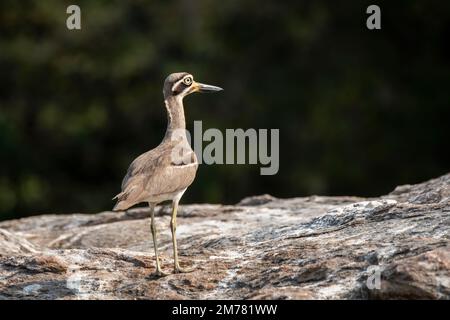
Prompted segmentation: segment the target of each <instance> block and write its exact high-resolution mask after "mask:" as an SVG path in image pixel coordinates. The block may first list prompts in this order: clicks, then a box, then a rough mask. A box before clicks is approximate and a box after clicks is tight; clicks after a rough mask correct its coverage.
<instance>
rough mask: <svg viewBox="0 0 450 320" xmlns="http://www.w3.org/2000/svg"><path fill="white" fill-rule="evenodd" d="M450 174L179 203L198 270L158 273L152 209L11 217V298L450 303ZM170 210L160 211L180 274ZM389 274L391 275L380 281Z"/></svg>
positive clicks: (2, 292) (1, 226)
mask: <svg viewBox="0 0 450 320" xmlns="http://www.w3.org/2000/svg"><path fill="white" fill-rule="evenodd" d="M449 182H450V174H447V175H445V176H442V177H440V178H438V179H434V180H430V181H428V182H425V183H422V184H418V185H412V186H410V185H407V186H400V187H397V188H396V189H395V190H394V191H393V192H392V193H390V194H389V195H386V196H383V197H380V198H373V199H363V198H356V197H319V196H312V197H307V198H293V199H277V198H274V197H271V196H268V195H264V196H258V197H251V198H246V199H244V200H242V201H241V202H240V203H238V204H237V205H234V206H223V205H209V204H203V205H195V204H193V205H184V206H181V208H180V210H179V218H178V225H179V227H178V231H177V233H178V246H179V252H180V259H181V264H182V266H184V267H192V266H195V267H196V268H197V269H196V271H194V272H192V273H187V274H171V275H169V276H167V277H163V278H155V277H152V275H151V274H152V272H153V271H154V255H153V247H152V246H153V245H152V242H151V234H150V220H149V212H148V210H147V209H145V208H138V209H133V210H129V211H128V212H122V213H115V212H103V213H99V214H92V215H91V214H89V215H88V214H72V215H44V216H35V217H30V218H25V219H20V220H11V221H4V222H2V223H0V299H211V298H217V299H389V298H406V299H409V298H417V299H449V298H450V239H449V229H450V228H449V227H450V205H449V203H450V188H449ZM169 219H170V216H169V208H168V207H159V208H158V209H157V223H158V227H159V230H160V235H159V239H160V240H159V241H160V252H161V255H162V264H163V269H165V270H166V271H171V270H172V245H171V238H170V230H169ZM378 276H379V277H378Z"/></svg>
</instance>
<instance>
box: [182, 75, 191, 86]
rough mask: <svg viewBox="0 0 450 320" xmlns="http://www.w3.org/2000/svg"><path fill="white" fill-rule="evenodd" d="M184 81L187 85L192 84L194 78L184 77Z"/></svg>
mask: <svg viewBox="0 0 450 320" xmlns="http://www.w3.org/2000/svg"><path fill="white" fill-rule="evenodd" d="M183 83H184V84H185V85H187V86H190V85H191V84H192V78H191V77H187V78H184V79H183Z"/></svg>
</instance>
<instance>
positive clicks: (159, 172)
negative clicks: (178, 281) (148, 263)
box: [113, 72, 222, 275]
mask: <svg viewBox="0 0 450 320" xmlns="http://www.w3.org/2000/svg"><path fill="white" fill-rule="evenodd" d="M221 90H222V88H219V87H216V86H211V85H207V84H202V83H198V82H195V81H194V79H193V76H192V75H190V74H189V73H186V72H180V73H173V74H171V75H169V76H168V77H167V78H166V80H165V82H164V88H163V94H164V103H165V106H166V111H167V118H168V124H167V130H166V134H165V136H164V139H163V141H162V142H161V143H160V144H159V146H157V147H156V148H155V149H153V150H150V151H148V152H146V153H143V154H141V155H140V156H139V157H137V158H136V159H135V160H134V161H133V162H132V163H131V165H130V167H129V168H128V172H127V174H126V175H125V177H124V179H123V181H122V192H120V193H119V194H118V195H116V196H115V197H114V199H117V200H118V201H117V204H116V205H115V207H114V209H113V210H115V211H120V210H127V209H128V208H130V207H132V206H134V205H135V204H138V203H141V202H147V203H148V204H149V206H150V211H151V231H152V236H153V244H154V249H155V256H156V274H157V275H164V273H163V272H162V270H161V266H160V263H159V257H158V245H157V234H156V233H157V230H156V226H155V223H154V207H155V206H156V205H157V204H158V203H160V202H162V201H167V200H171V201H172V219H171V221H170V225H171V230H172V242H173V247H174V271H175V272H183V271H185V270H183V269H182V268H180V265H179V262H178V253H177V243H176V235H175V231H176V214H177V209H178V202H179V201H180V199H181V197H182V196H183V193H184V192H185V191H186V189H187V188H188V187H189V186H190V185H191V183H192V182H193V181H194V178H195V174H196V172H197V167H198V163H197V158H196V156H195V152H194V151H193V150H192V149H191V146H190V145H189V142H188V139H187V136H186V131H185V130H186V123H185V119H184V107H183V98H184V97H185V96H187V95H189V94H191V93H193V92H214V91H221Z"/></svg>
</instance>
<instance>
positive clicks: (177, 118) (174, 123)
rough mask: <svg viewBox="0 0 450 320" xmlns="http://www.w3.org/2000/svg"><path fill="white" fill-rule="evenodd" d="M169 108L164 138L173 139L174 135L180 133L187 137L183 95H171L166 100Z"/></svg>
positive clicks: (165, 102)
mask: <svg viewBox="0 0 450 320" xmlns="http://www.w3.org/2000/svg"><path fill="white" fill-rule="evenodd" d="M164 104H165V106H166V110H167V130H166V135H165V137H164V139H172V137H173V135H174V134H176V135H177V136H179V135H180V134H181V135H182V136H184V137H186V133H185V131H186V120H185V119H184V107H183V100H182V98H181V97H169V98H166V99H165V100H164Z"/></svg>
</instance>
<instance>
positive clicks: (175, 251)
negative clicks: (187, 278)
mask: <svg viewBox="0 0 450 320" xmlns="http://www.w3.org/2000/svg"><path fill="white" fill-rule="evenodd" d="M172 206H173V207H172V219H171V220H170V229H171V230H172V243H173V263H174V272H175V273H184V272H192V271H194V270H193V269H189V270H187V269H183V268H181V267H180V263H179V262H178V249H177V236H176V231H177V211H178V200H176V201H175V200H174V201H173V204H172Z"/></svg>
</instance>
